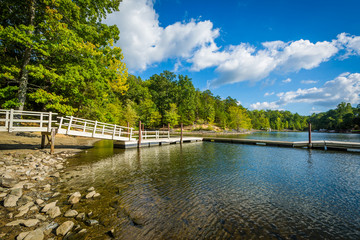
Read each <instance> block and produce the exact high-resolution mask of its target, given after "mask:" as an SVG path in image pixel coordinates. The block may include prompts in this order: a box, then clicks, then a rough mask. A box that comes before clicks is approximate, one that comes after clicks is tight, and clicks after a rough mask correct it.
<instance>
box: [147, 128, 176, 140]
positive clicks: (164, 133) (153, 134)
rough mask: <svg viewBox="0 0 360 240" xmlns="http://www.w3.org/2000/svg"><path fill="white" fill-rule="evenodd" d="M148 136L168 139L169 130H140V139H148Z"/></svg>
mask: <svg viewBox="0 0 360 240" xmlns="http://www.w3.org/2000/svg"><path fill="white" fill-rule="evenodd" d="M148 138H154V139H159V138H168V139H170V132H169V131H160V130H156V131H147V130H145V131H141V139H148Z"/></svg>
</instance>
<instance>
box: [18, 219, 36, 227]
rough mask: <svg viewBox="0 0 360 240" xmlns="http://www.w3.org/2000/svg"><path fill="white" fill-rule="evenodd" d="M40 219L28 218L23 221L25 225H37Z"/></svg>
mask: <svg viewBox="0 0 360 240" xmlns="http://www.w3.org/2000/svg"><path fill="white" fill-rule="evenodd" d="M39 222H40V221H39V219H28V220H24V221H23V222H22V224H23V225H24V226H25V227H33V226H35V225H36V224H38V223H39Z"/></svg>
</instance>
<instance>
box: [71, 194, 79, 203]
mask: <svg viewBox="0 0 360 240" xmlns="http://www.w3.org/2000/svg"><path fill="white" fill-rule="evenodd" d="M80 198H81V194H80V193H79V192H75V193H73V194H72V195H71V196H70V197H69V203H70V204H76V203H78V202H79V201H80Z"/></svg>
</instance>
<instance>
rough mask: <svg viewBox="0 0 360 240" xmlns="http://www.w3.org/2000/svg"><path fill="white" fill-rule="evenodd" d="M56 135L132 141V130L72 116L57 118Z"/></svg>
mask: <svg viewBox="0 0 360 240" xmlns="http://www.w3.org/2000/svg"><path fill="white" fill-rule="evenodd" d="M58 125H59V126H58V133H60V134H67V135H72V136H83V137H93V138H102V139H111V140H125V141H133V140H135V139H134V138H133V128H128V127H123V126H119V125H116V124H109V123H103V122H98V121H92V120H87V119H82V118H76V117H73V116H66V117H59V124H58Z"/></svg>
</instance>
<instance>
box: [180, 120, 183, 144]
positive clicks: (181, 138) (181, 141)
mask: <svg viewBox="0 0 360 240" xmlns="http://www.w3.org/2000/svg"><path fill="white" fill-rule="evenodd" d="M182 143H183V123H181V134H180V144H182Z"/></svg>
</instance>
